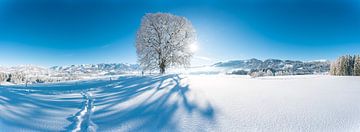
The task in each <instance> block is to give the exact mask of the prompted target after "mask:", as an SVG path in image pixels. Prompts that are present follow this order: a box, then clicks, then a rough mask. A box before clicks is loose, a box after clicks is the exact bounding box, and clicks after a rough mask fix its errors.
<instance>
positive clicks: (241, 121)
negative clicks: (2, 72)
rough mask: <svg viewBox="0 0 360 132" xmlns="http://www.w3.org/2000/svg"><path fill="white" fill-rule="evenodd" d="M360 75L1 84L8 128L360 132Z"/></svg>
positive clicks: (2, 119)
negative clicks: (26, 85)
mask: <svg viewBox="0 0 360 132" xmlns="http://www.w3.org/2000/svg"><path fill="white" fill-rule="evenodd" d="M359 79H360V78H359V77H338V76H328V75H304V76H280V77H259V78H251V77H249V76H234V75H177V74H170V75H153V76H150V75H147V76H134V75H131V76H126V75H124V76H120V77H117V78H116V79H112V80H109V79H104V78H103V79H93V80H84V81H73V82H65V83H55V84H33V85H29V86H28V87H25V86H22V85H16V86H1V88H0V111H1V114H0V128H1V130H2V131H359V130H360V129H359V128H360V123H359V122H360V105H359V103H357V101H356V100H360V96H358V95H359V93H360V89H359V87H358V86H359V85H360V81H359Z"/></svg>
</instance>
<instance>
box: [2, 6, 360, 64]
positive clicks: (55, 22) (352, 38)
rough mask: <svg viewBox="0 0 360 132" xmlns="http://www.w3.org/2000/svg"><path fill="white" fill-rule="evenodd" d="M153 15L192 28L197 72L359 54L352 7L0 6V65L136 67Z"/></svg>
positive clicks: (357, 14)
mask: <svg viewBox="0 0 360 132" xmlns="http://www.w3.org/2000/svg"><path fill="white" fill-rule="evenodd" d="M155 12H169V13H173V14H175V15H180V16H185V17H187V18H188V19H189V20H190V21H191V22H192V23H193V25H194V27H195V29H196V30H197V34H198V41H199V42H198V45H199V46H198V47H199V50H198V52H197V53H196V54H195V57H194V60H193V64H195V65H199V64H210V63H213V62H217V61H225V60H233V59H249V58H259V59H267V58H278V59H293V60H304V61H307V60H319V59H329V60H332V59H334V58H336V57H337V56H339V55H343V54H359V53H360V2H358V1H355V0H354V1H347V0H338V1H334V0H321V1H316V0H315V1H314V0H311V1H307V0H244V1H241V0H237V1H231V0H219V1H215V0H198V1H196V0H188V1H186V0H128V1H125V0H116V1H115V0H114V1H109V0H0V65H6V66H11V65H20V64H35V65H43V66H53V65H69V64H88V63H120V62H122V63H136V50H135V47H134V45H135V35H136V31H137V29H138V28H139V25H140V20H141V17H142V16H143V15H144V14H145V13H155Z"/></svg>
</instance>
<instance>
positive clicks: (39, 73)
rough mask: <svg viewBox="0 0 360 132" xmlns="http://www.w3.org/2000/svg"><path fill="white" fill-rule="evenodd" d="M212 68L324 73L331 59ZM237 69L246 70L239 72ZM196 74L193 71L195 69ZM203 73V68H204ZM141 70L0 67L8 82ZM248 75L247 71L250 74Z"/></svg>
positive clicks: (123, 67) (251, 62)
mask: <svg viewBox="0 0 360 132" xmlns="http://www.w3.org/2000/svg"><path fill="white" fill-rule="evenodd" d="M208 67H211V68H212V69H210V70H208V69H203V70H207V71H206V72H207V73H215V74H221V73H224V72H225V73H232V74H239V73H240V74H244V75H246V74H249V73H251V72H268V71H269V70H270V71H271V74H270V75H306V74H327V73H328V72H329V70H330V61H310V62H303V61H293V60H279V59H267V60H264V61H262V60H258V59H248V60H233V61H226V62H218V63H215V64H213V65H210V66H208ZM213 69H226V70H225V71H223V72H214V71H212V70H213ZM239 70H242V71H246V72H238V71H239ZM194 73H195V74H196V72H194ZM203 73H204V72H203ZM122 74H141V68H140V66H139V65H138V64H124V63H112V64H82V65H68V66H53V67H50V68H45V67H39V66H34V65H23V66H14V67H0V82H8V83H15V84H19V83H20V84H21V83H26V82H28V83H42V82H59V81H66V80H77V79H84V78H89V77H99V76H107V75H122ZM249 75H250V74H249Z"/></svg>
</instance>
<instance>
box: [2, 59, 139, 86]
mask: <svg viewBox="0 0 360 132" xmlns="http://www.w3.org/2000/svg"><path fill="white" fill-rule="evenodd" d="M139 69H140V68H139V65H137V64H122V63H118V64H84V65H70V66H53V67H50V68H44V67H39V66H33V65H22V66H14V67H0V83H2V82H3V83H4V82H6V83H13V84H27V83H42V82H60V81H67V80H77V79H83V78H89V77H99V76H104V75H120V74H131V73H136V72H138V71H139Z"/></svg>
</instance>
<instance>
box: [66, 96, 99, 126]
mask: <svg viewBox="0 0 360 132" xmlns="http://www.w3.org/2000/svg"><path fill="white" fill-rule="evenodd" d="M81 95H82V96H83V100H84V101H83V105H82V108H81V109H80V111H79V112H78V113H76V115H75V116H74V121H73V123H72V124H74V128H73V130H72V132H79V131H88V132H93V131H96V128H97V126H96V124H95V123H93V121H92V120H91V115H92V113H93V112H94V111H95V106H94V100H95V99H94V98H93V95H92V93H91V92H88V91H86V92H81Z"/></svg>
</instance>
